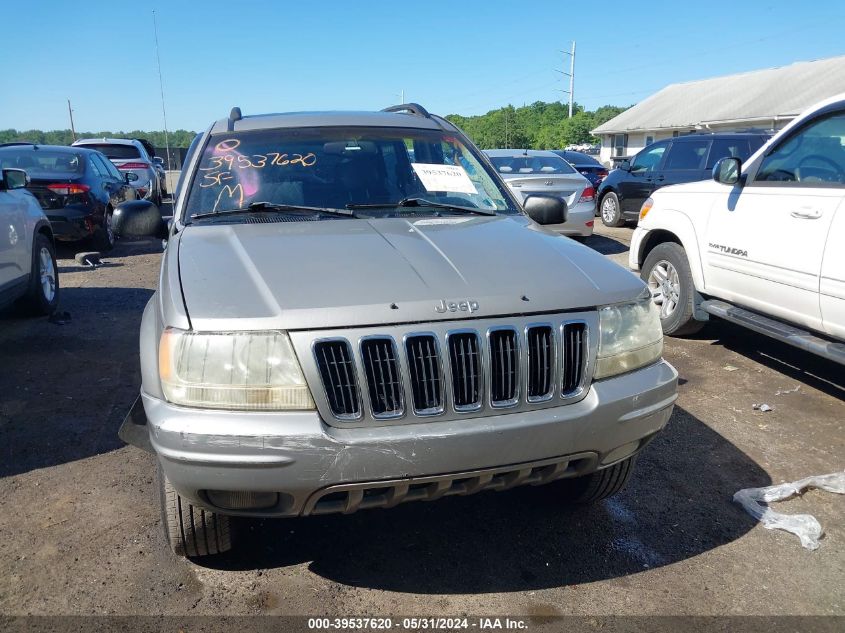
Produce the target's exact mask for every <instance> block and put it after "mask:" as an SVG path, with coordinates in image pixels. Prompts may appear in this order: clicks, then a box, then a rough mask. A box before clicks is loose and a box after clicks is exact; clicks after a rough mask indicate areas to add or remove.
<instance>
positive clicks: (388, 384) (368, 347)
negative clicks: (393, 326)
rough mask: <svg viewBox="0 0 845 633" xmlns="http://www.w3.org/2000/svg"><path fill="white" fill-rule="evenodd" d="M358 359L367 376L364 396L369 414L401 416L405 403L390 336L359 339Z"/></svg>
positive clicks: (376, 416) (380, 416)
mask: <svg viewBox="0 0 845 633" xmlns="http://www.w3.org/2000/svg"><path fill="white" fill-rule="evenodd" d="M361 361H362V363H363V365H364V374H365V375H366V378H367V395H368V396H369V399H370V411H372V414H373V417H374V418H376V419H386V418H395V417H400V416H402V415H403V414H404V413H405V406H404V402H403V400H404V398H403V394H402V384H401V381H400V380H399V360H398V356H397V354H396V347H395V344H394V342H393V339H392V338H390V337H383V336H373V337H367V338H365V339H363V340H362V341H361Z"/></svg>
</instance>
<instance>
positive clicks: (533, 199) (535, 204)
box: [522, 195, 568, 224]
mask: <svg viewBox="0 0 845 633" xmlns="http://www.w3.org/2000/svg"><path fill="white" fill-rule="evenodd" d="M522 208H523V209H525V213H526V214H527V215H528V217H529V218H531V219H532V220H534V221H535V222H536V223H537V224H563V223H564V222H566V216H567V213H568V208H567V206H566V201H565V200H561V199H560V198H558V197H556V196H547V195H531V196H527V197H526V198H525V200H523V202H522Z"/></svg>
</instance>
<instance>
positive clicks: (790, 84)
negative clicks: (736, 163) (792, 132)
mask: <svg viewBox="0 0 845 633" xmlns="http://www.w3.org/2000/svg"><path fill="white" fill-rule="evenodd" d="M840 92H845V56H841V57H831V58H828V59H819V60H815V61H808V62H796V63H794V64H790V65H789V66H781V67H779V68H767V69H765V70H755V71H751V72H744V73H738V74H736V75H727V76H725V77H714V78H712V79H702V80H699V81H689V82H685V83H677V84H671V85H669V86H666V87H665V88H663V89H662V90H660V91H659V92H656V93H655V94H653V95H651V96H650V97H648V98H647V99H645V100H644V101H641V102H640V103H638V104H637V105H635V106H633V107H631V108H629V109H628V110H625V112H622V113H621V114H619V115H618V116H616V117H614V118H612V119H610V120H609V121H607V122H606V123H603V124H602V125H600V126H598V127H597V128H596V129H594V130H592V133H593V134H595V135H596V136H599V137H600V138H601V160H602V161H603V162H606V163H607V162H610V161H611V160H612V159H613V158H614V157H621V156H632V155H633V154H636V153H637V152H638V151H639V150H641V149H642V148H643V147H645V146H646V145H648V144H649V143H653V142H654V141H657V140H660V139H663V138H668V137H671V136H678V135H681V134H690V133H696V132H736V131H743V130H749V129H765V130H777V129H780V128H782V127H783V126H784V125H786V124H787V123H788V122H789V121H791V120H792V119H793V118H794V117H796V116H797V115H798V114H800V113H801V112H802V111H803V110H804V109H806V108H808V107H809V106H811V105H813V104H814V103H816V102H818V101H821V100H823V99H826V98H827V97H830V96H832V95H835V94H838V93H840Z"/></svg>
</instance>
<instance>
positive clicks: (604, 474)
mask: <svg viewBox="0 0 845 633" xmlns="http://www.w3.org/2000/svg"><path fill="white" fill-rule="evenodd" d="M635 460H636V457H629V458H628V459H625V460H622V461H621V462H618V463H616V464H613V466H608V467H607V468H603V469H602V470H597V471H596V472H594V473H590V474H589V475H583V476H581V477H573V478H572V479H561V480H560V481H559V482H557V483H556V484H553V485H556V486H557V487H558V490H559V493H562V495H563V500H564V501H565V502H566V503H585V504H586V503H595V502H596V501H601V500H602V499H607V498H608V497H612V496H613V495H615V494H616V493H617V492H619V491H620V490H622V489H623V488H624V487H625V484H627V483H628V480H629V479H630V478H631V474H632V473H633V472H634V462H635Z"/></svg>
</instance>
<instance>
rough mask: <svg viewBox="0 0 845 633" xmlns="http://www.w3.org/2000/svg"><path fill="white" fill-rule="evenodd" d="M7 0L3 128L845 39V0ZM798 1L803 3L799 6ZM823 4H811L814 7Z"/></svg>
mask: <svg viewBox="0 0 845 633" xmlns="http://www.w3.org/2000/svg"><path fill="white" fill-rule="evenodd" d="M17 7H19V8H16V9H15V10H14V11H12V10H11V8H10V7H8V8H6V10H4V18H3V22H4V24H3V31H2V34H0V59H2V60H3V66H4V72H3V80H2V83H0V128H17V129H31V128H40V129H56V128H67V127H69V124H68V117H67V102H66V99H67V98H70V99H71V100H72V102H73V108H74V117H75V122H76V128H77V130H81V131H100V130H112V131H118V130H125V131H128V130H133V129H143V130H151V129H162V128H163V122H162V111H161V100H160V94H159V84H158V73H157V69H156V60H155V48H154V39H153V21H152V10H153V9H155V11H156V16H157V20H158V31H159V44H160V52H161V65H162V72H163V76H164V91H165V99H166V101H165V103H166V107H167V118H168V127H169V128H171V129H177V128H185V129H191V130H198V129H201V128H203V127H204V126H206V125H207V124H208V123H209V122H210V121H212V120H214V119H217V118H220V117H223V116H225V115H226V114H227V113H228V111H229V109H230V108H231V106H233V105H239V106H241V108H242V109H243V111H244V113H245V114H247V113H250V112H279V111H293V110H308V109H378V108H382V107H384V106H386V105H389V104H392V103H395V102H398V101H399V95H400V92H401V91H402V90H404V91H405V97H406V100H411V101H418V102H420V103H422V104H423V105H425V106H426V107H427V108H428V109H429V110H431V111H434V112H438V113H441V114H451V113H459V114H479V113H483V112H486V111H488V110H491V109H494V108H497V107H499V106H502V105H506V104H508V103H512V104H514V105H522V104H523V103H531V102H533V101H537V100H543V101H554V100H566V99H568V96H567V95H565V94H563V93H562V92H560V89H561V88H565V87H567V82H568V79H567V78H566V77H564V76H563V75H561V74H560V73H558V72H556V71H555V69H558V70H560V69H562V68H563V67H564V65H566V69H567V70H568V58H566V57H565V56H564V55H563V54H562V53H561V52H560V51H561V50H563V49H568V47H569V43H570V41H571V40H573V39H575V40H576V41H577V58H576V71H575V74H576V82H575V99H576V101H578V102H580V103H583V104H584V105H586V106H587V108H589V109H593V108H595V107H597V106H600V105H604V104H612V105H628V104H631V103H635V102H637V101H639V100H641V99H643V98H645V97H647V96H648V95H649V94H651V93H652V92H654V91H656V90H658V89H660V88H661V87H663V86H665V85H667V84H669V83H674V82H679V81H689V80H694V79H701V78H706V77H713V76H717V75H725V74H730V73H734V72H741V71H745V70H753V69H758V68H768V67H772V66H780V65H785V64H788V63H791V62H793V61H797V60H810V59H818V58H823V57H832V56H835V55H843V54H845V40H843V38H842V30H843V27H844V26H845V5H843V4H841V3H839V2H836V1H835V0H826V1H822V0H817V1H815V2H812V3H810V4H800V3H796V2H794V0H793V1H792V2H783V1H773V0H761V1H755V0H741V1H740V0H735V1H733V2H724V1H722V0H711V1H709V2H695V3H689V4H687V3H682V2H660V1H651V2H630V1H627V2H614V1H609V0H608V1H605V2H591V1H589V0H582V1H580V2H571V1H569V2H564V1H563V0H560V1H557V2H554V1H545V0H531V1H530V2H516V1H514V0H510V1H508V2H503V1H499V0H463V1H455V0H452V1H450V2H441V1H439V0H429V1H428V2H407V1H406V0H394V1H392V2H383V1H381V0H378V1H367V2H364V1H363V0H361V1H359V2H340V1H339V0H322V1H315V0H310V1H309V0H300V1H298V2H290V1H288V0H278V1H275V2H274V1H271V0H263V1H259V0H238V1H232V0H228V1H218V0H206V1H204V2H201V3H199V2H197V3H194V2H183V1H179V0H169V1H162V0H146V1H144V2H114V1H111V2H106V1H98V0H88V1H87V2H84V3H78V2H65V1H59V0H28V1H27V2H20V3H17ZM802 7H803V8H805V9H807V10H802ZM810 9H811V10H810Z"/></svg>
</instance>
